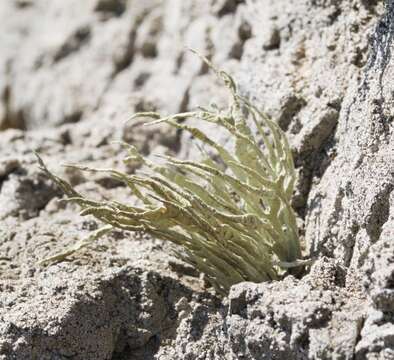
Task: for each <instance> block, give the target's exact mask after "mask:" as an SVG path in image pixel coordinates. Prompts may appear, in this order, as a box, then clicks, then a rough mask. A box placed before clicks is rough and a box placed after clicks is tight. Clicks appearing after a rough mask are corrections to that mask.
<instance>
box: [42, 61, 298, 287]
mask: <svg viewBox="0 0 394 360" xmlns="http://www.w3.org/2000/svg"><path fill="white" fill-rule="evenodd" d="M203 60H204V61H205V62H206V63H207V64H208V65H209V67H210V68H211V69H213V71H214V72H215V73H216V74H217V75H218V77H219V78H220V79H222V80H223V81H224V84H225V86H226V87H227V88H228V89H229V91H230V94H231V100H230V104H229V107H228V109H227V110H225V111H224V110H219V109H217V108H216V107H212V108H210V109H207V108H200V109H199V110H198V111H194V112H186V113H181V114H176V115H172V116H168V117H164V118H162V117H161V116H160V115H159V114H157V113H152V112H149V113H138V114H135V115H134V116H133V117H132V118H136V117H148V118H151V119H153V120H154V121H153V122H150V123H149V124H150V125H154V124H159V123H167V124H169V125H171V126H173V127H175V128H177V129H180V130H182V131H186V132H189V133H190V134H191V135H192V136H193V137H194V138H195V139H197V140H198V141H199V142H200V143H202V144H205V145H206V146H208V147H210V148H211V150H213V151H214V152H215V156H208V155H206V153H205V152H202V154H203V155H204V156H203V159H202V160H201V161H200V162H195V161H186V160H178V159H175V158H173V157H165V158H164V161H165V164H164V165H157V164H155V163H153V162H151V161H149V160H147V159H145V158H143V157H142V156H141V155H140V154H139V153H138V151H137V150H136V148H135V147H133V146H132V145H128V144H124V145H125V146H126V147H127V149H128V152H129V156H128V157H127V158H126V161H133V162H137V163H138V164H140V165H142V166H143V168H145V169H150V174H149V175H144V174H139V175H128V174H124V173H122V172H119V171H117V170H114V169H91V168H88V167H81V166H76V165H73V166H74V167H77V168H79V169H82V170H87V171H95V172H97V171H104V172H107V173H109V174H110V175H111V176H112V177H113V178H115V179H117V180H121V181H123V182H124V183H125V184H126V185H127V186H128V187H129V189H130V190H131V191H132V192H133V194H134V195H135V196H136V197H137V198H138V199H139V201H140V203H141V205H140V206H134V205H126V204H121V203H119V202H115V201H106V202H97V201H94V200H90V199H87V198H85V197H84V196H83V195H81V194H79V193H78V192H76V191H75V190H74V189H73V188H72V187H71V186H70V185H69V184H68V183H67V182H65V181H64V180H62V179H60V178H59V177H57V176H56V175H53V174H52V173H51V172H49V170H48V169H47V168H46V166H45V165H44V163H43V162H42V160H41V159H40V158H39V162H40V165H41V169H42V170H44V171H45V172H46V173H47V174H48V176H50V177H51V178H52V179H53V180H54V181H55V182H56V183H57V184H58V185H59V186H60V187H61V188H62V190H63V191H64V193H65V194H66V195H67V197H68V200H69V201H72V202H75V203H77V204H79V205H80V206H81V207H82V209H83V210H82V212H81V215H93V216H94V217H95V218H97V219H99V220H100V221H102V222H103V223H105V224H107V225H106V226H105V227H103V228H101V229H99V230H98V231H97V232H95V233H93V234H92V235H91V236H90V237H89V238H88V239H86V240H83V241H81V242H80V243H78V244H76V245H75V246H74V247H73V248H71V249H69V250H67V251H66V252H64V253H62V254H58V255H55V256H54V257H52V258H50V259H47V261H53V260H61V259H63V258H64V257H65V256H68V255H70V254H71V253H73V252H75V251H77V250H78V249H80V248H82V247H84V246H86V245H87V244H89V243H90V242H91V241H92V240H94V239H96V238H97V237H98V236H100V235H102V234H103V233H105V232H108V231H110V230H111V229H112V228H120V229H124V230H129V231H143V232H146V233H149V234H151V235H152V236H154V237H156V238H160V239H163V240H166V241H170V242H172V243H174V244H176V245H179V246H180V247H181V248H177V249H175V253H176V254H177V255H178V256H179V257H180V258H181V259H182V260H184V261H186V262H187V263H189V264H191V265H193V266H194V267H195V268H197V269H198V270H199V271H201V272H203V273H205V274H206V276H207V278H208V280H209V281H210V283H211V284H212V285H213V286H214V287H215V288H216V290H217V291H219V292H221V293H226V292H227V291H228V289H229V288H230V286H231V285H233V284H236V283H239V282H241V281H252V282H262V281H267V280H272V279H278V278H280V277H281V276H283V274H284V273H285V272H286V269H287V268H289V267H292V266H298V265H300V264H301V265H302V264H304V263H303V261H302V260H300V259H301V250H300V243H299V237H298V229H297V224H296V216H295V214H294V211H293V209H292V207H291V205H290V198H291V196H292V193H293V186H294V182H295V170H294V164H293V159H292V155H291V151H290V148H289V144H288V141H287V139H286V136H285V134H284V133H283V131H282V130H281V129H280V128H279V127H278V125H277V124H276V123H275V122H273V121H272V120H270V119H269V118H268V117H267V116H266V115H265V114H264V113H263V112H261V111H260V110H259V109H258V108H257V107H256V106H254V105H253V104H251V103H250V102H249V101H248V100H247V99H245V98H244V97H242V96H241V95H239V93H238V92H237V87H236V84H235V82H234V80H233V79H232V77H231V76H229V75H228V74H227V73H226V72H224V71H219V70H217V69H216V68H215V67H214V66H213V65H212V64H211V63H210V62H209V61H208V60H207V59H206V58H203ZM186 119H194V120H197V122H198V121H207V122H210V123H214V124H216V125H217V126H218V129H219V128H220V129H222V130H223V131H226V132H227V133H228V135H229V136H230V137H231V138H233V140H234V148H233V150H228V149H226V148H224V147H223V146H221V145H219V144H218V143H216V142H215V141H214V140H212V139H210V138H209V137H208V136H207V135H206V134H204V132H203V131H201V130H199V129H198V128H196V127H193V126H190V125H188V124H185V123H180V121H183V120H186ZM249 121H251V122H252V123H253V124H254V127H255V130H256V133H257V135H254V134H253V132H252V130H251V128H250V127H249V125H248V122H249ZM261 144H262V145H261Z"/></svg>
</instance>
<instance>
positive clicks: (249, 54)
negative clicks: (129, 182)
mask: <svg viewBox="0 0 394 360" xmlns="http://www.w3.org/2000/svg"><path fill="white" fill-rule="evenodd" d="M0 22H1V24H2V26H3V29H4V31H2V32H1V34H0V52H1V54H2V56H1V57H0V131H1V132H0V218H1V221H0V359H2V360H3V359H4V360H5V359H7V360H8V359H30V358H32V357H35V358H39V359H66V358H73V359H84V360H89V359H95V360H96V359H122V360H129V359H164V360H166V359H188V360H194V359H201V360H202V359H212V360H213V359H215V360H216V359H218V360H219V359H220V360H222V359H229V360H235V359H316V360H317V359H319V360H320V359H354V358H356V359H393V358H394V353H393V350H392V349H393V348H394V343H393V334H394V329H393V323H394V320H393V316H392V313H393V309H394V307H393V304H394V298H393V273H394V270H393V263H394V260H393V252H394V249H393V246H392V239H393V228H394V223H393V213H394V210H393V209H394V205H393V204H394V200H393V194H394V192H393V189H394V167H393V166H394V147H393V144H394V138H393V136H394V135H393V134H394V132H393V117H394V115H393V108H394V107H393V105H394V99H393V87H392V81H391V79H392V78H393V76H394V72H393V69H394V66H393V64H394V62H393V61H394V60H393V55H392V51H391V49H392V45H393V34H394V29H393V24H394V3H393V1H392V0H387V1H386V2H385V3H384V2H381V1H375V0H373V1H365V0H346V1H338V0H321V1H307V0H296V1H295V0H291V1H284V0H280V1H278V0H275V1H274V0H261V1H255V0H251V1H238V0H220V1H212V2H211V1H200V2H198V1H178V0H174V1H173V0H171V1H165V2H163V1H156V0H149V1H140V2H138V1H137V2H136V1H127V0H88V1H84V2H80V1H76V0H73V1H69V2H67V5H65V3H64V2H63V1H60V0H53V1H48V0H38V1H27V0H18V1H14V2H12V1H3V2H1V5H0ZM184 45H188V46H191V47H193V48H196V49H197V50H199V51H201V52H203V53H204V54H206V55H208V56H209V57H210V58H212V60H213V61H214V62H215V63H216V64H217V65H218V66H219V67H221V68H223V69H225V70H227V71H229V72H231V73H232V74H233V75H234V77H235V79H236V80H237V82H238V83H239V86H240V90H241V92H242V93H243V94H244V95H246V96H249V97H250V98H251V99H252V100H253V101H254V102H256V103H257V104H258V105H259V106H260V107H261V108H262V109H263V110H264V111H266V112H267V113H268V114H269V115H270V116H271V117H272V118H273V119H274V120H276V121H278V123H279V125H280V126H281V127H282V128H283V129H284V130H285V131H286V132H287V134H288V137H289V140H290V144H291V147H292V149H293V152H294V156H295V162H296V166H297V171H298V173H299V179H298V183H297V185H296V193H295V196H294V199H293V204H294V206H295V208H296V209H297V212H298V213H299V215H300V224H303V225H301V228H300V233H301V237H302V241H303V244H305V250H306V251H305V253H306V256H310V257H312V258H313V259H314V260H315V263H314V264H313V266H312V267H311V269H307V270H310V271H309V273H307V274H301V273H299V274H293V275H297V277H295V276H288V277H286V278H285V279H284V280H281V281H278V282H272V283H266V284H250V283H243V284H238V285H236V286H235V287H233V288H232V289H231V292H230V294H229V297H228V298H225V299H221V300H219V299H217V298H215V297H214V296H213V295H212V293H211V289H209V288H207V287H206V286H204V285H203V282H202V281H201V279H199V278H198V274H196V273H195V272H194V271H192V269H190V268H188V267H187V266H185V265H184V264H183V263H182V262H180V261H176V260H175V259H174V258H173V257H172V255H171V247H170V246H169V245H168V244H165V243H163V242H161V241H158V240H156V239H151V238H148V237H146V236H143V235H138V234H135V235H133V236H129V235H128V234H126V233H123V232H121V231H117V232H113V233H111V234H109V235H108V236H106V237H104V238H102V239H100V240H98V241H97V243H95V244H92V245H91V246H89V247H88V248H86V249H84V250H82V251H80V252H79V253H77V254H75V255H73V256H72V257H71V258H70V260H69V262H66V263H62V264H58V265H54V266H51V267H48V268H45V267H40V266H38V265H37V262H38V261H39V260H42V259H44V258H46V257H48V256H50V255H52V254H54V253H56V252H58V251H64V250H65V249H67V248H68V247H69V246H70V245H72V244H74V243H75V242H76V241H78V240H79V239H81V238H83V237H84V236H86V235H87V234H88V233H89V231H91V230H94V229H96V228H97V227H98V226H99V224H98V223H97V222H95V221H94V220H92V219H85V218H80V217H79V216H78V215H77V212H78V209H77V208H76V207H74V206H73V205H71V204H66V203H64V202H61V203H59V202H58V200H59V197H58V195H59V194H58V193H57V189H55V188H54V187H53V185H52V184H51V183H50V182H48V180H47V179H46V178H43V177H42V174H40V173H39V172H38V170H37V166H36V163H35V160H34V156H33V154H32V150H36V151H38V152H39V153H40V154H41V155H42V156H43V157H44V159H45V161H46V162H47V163H48V166H49V167H50V168H51V169H52V170H53V171H55V172H56V173H58V174H61V175H62V176H64V177H65V178H67V179H68V180H69V181H71V182H72V183H73V184H74V185H75V186H77V188H78V190H79V191H81V192H83V193H84V194H86V195H87V196H89V197H91V198H93V199H108V198H111V199H118V200H122V201H126V202H128V201H130V202H132V201H134V200H133V198H132V196H130V194H128V193H127V192H126V188H125V187H124V186H123V185H122V184H120V183H117V182H114V181H113V180H111V179H110V178H109V177H108V175H106V174H103V173H100V174H94V175H93V174H83V173H82V172H79V171H75V170H69V169H68V170H65V169H63V168H62V167H61V166H60V165H61V163H64V162H65V163H73V162H79V163H83V164H84V165H89V166H92V167H116V168H120V169H121V170H123V171H126V172H129V173H132V172H133V171H134V170H135V167H133V166H130V165H127V164H123V162H122V158H123V157H124V155H125V152H124V150H123V149H122V148H121V146H119V145H113V144H111V142H112V141H113V140H120V139H122V140H125V141H128V142H130V143H132V144H134V145H136V146H137V147H138V148H140V149H141V150H142V152H143V153H144V154H145V155H147V156H149V157H150V158H152V159H154V157H153V154H154V153H155V152H159V153H171V152H172V153H177V155H178V156H180V157H183V158H195V157H197V156H198V151H197V150H196V148H195V147H194V146H192V145H191V139H190V136H188V135H187V134H184V133H179V132H177V131H173V129H170V128H168V127H162V128H157V127H152V128H147V127H142V126H141V122H140V121H139V120H136V121H134V122H131V123H127V124H126V125H124V121H125V120H126V119H127V118H128V117H129V116H130V115H131V114H132V113H133V112H135V111H147V110H155V111H159V112H160V113H162V114H169V113H173V112H180V111H188V110H192V109H195V108H196V107H197V106H198V105H207V104H209V102H211V101H212V102H215V103H217V104H218V106H221V105H223V104H224V103H225V101H226V98H227V93H226V92H225V91H224V90H223V87H222V84H221V83H220V82H219V81H217V79H215V77H214V76H212V74H211V73H209V72H208V71H207V70H208V69H207V67H206V66H203V65H202V64H201V62H200V61H199V59H197V58H196V57H195V56H194V55H193V54H191V53H189V52H188V51H186V50H185V48H184ZM188 121H189V120H188ZM203 128H204V130H205V131H206V132H207V133H208V134H209V135H210V136H211V137H212V138H213V139H215V141H218V142H220V143H221V144H223V145H225V146H231V142H229V141H228V136H227V134H225V133H223V132H220V131H217V129H216V128H215V127H212V126H210V125H207V124H204V125H203ZM301 275H304V276H303V277H301Z"/></svg>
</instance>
